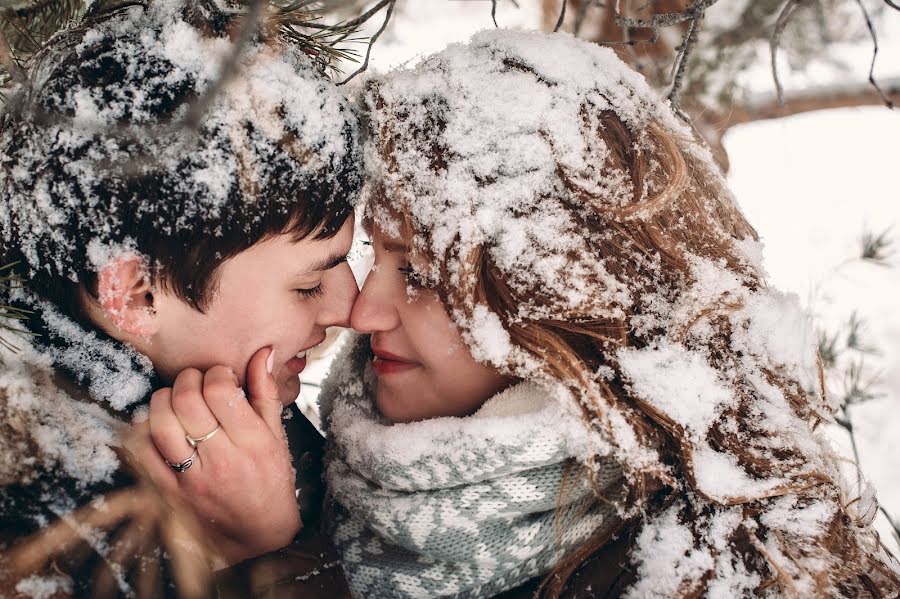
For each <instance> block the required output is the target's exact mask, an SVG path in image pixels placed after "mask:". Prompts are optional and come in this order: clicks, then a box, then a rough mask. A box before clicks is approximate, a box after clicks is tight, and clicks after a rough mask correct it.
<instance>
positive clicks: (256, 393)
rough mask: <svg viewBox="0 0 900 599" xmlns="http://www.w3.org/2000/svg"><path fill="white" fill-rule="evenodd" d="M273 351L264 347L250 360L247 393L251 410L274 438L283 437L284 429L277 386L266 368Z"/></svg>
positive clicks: (272, 356)
mask: <svg viewBox="0 0 900 599" xmlns="http://www.w3.org/2000/svg"><path fill="white" fill-rule="evenodd" d="M274 351H275V350H274V349H272V348H271V347H264V348H262V349H260V350H258V351H257V352H256V353H255V354H253V357H252V358H250V363H249V364H247V392H248V394H249V395H250V406H251V407H252V408H253V410H254V411H255V412H256V413H257V414H258V415H259V417H260V418H262V419H263V421H264V422H265V423H266V425H268V427H269V428H270V429H271V430H272V433H273V434H274V435H275V436H276V437H283V436H284V427H283V426H282V425H281V411H282V408H283V406H282V405H281V402H280V401H279V400H278V384H277V383H276V382H275V377H274V376H272V373H271V372H269V368H268V365H269V363H270V360H271V359H272V358H274V357H275V355H274Z"/></svg>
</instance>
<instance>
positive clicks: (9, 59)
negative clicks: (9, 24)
mask: <svg viewBox="0 0 900 599" xmlns="http://www.w3.org/2000/svg"><path fill="white" fill-rule="evenodd" d="M4 23H6V17H5V15H4V18H3V20H2V21H0V65H2V66H3V68H4V69H6V71H7V72H8V73H9V74H10V76H11V77H12V78H13V81H15V82H16V83H25V81H26V80H27V78H26V77H25V71H23V70H22V67H20V66H19V63H17V62H16V59H15V57H14V56H13V53H12V48H10V46H9V41H8V40H7V39H6V34H5V33H4V32H3V29H2V24H4Z"/></svg>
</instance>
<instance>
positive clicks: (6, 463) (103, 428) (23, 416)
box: [0, 344, 122, 484]
mask: <svg viewBox="0 0 900 599" xmlns="http://www.w3.org/2000/svg"><path fill="white" fill-rule="evenodd" d="M0 365H2V367H3V368H2V369H0V393H2V394H4V395H5V397H6V399H5V406H0V409H2V410H4V411H5V414H4V420H5V422H6V424H7V425H8V426H9V427H11V428H10V429H8V432H9V435H10V436H9V437H8V438H7V437H4V438H3V439H0V441H2V443H4V444H5V443H13V444H17V443H27V445H29V446H31V447H32V448H33V449H34V454H33V455H31V456H29V462H28V463H21V460H19V458H20V457H21V447H19V446H18V445H17V446H16V447H17V448H18V449H16V450H13V449H12V448H10V447H7V448H5V450H4V451H3V452H0V453H2V455H0V481H6V482H9V481H11V480H16V479H17V478H18V477H20V476H21V477H24V478H25V479H26V480H27V479H28V478H29V475H28V474H26V473H25V472H24V471H23V467H24V468H26V469H27V470H30V471H31V472H34V473H36V472H38V471H41V470H50V469H54V468H59V469H60V470H61V471H62V472H63V473H65V474H66V475H68V476H69V477H71V478H73V479H75V480H77V481H79V483H80V484H90V483H96V482H100V481H105V480H108V479H109V478H110V477H111V476H112V474H113V472H115V470H116V469H117V468H118V466H119V461H118V458H117V457H116V454H115V452H114V451H113V450H112V448H111V447H112V446H114V445H115V444H116V443H117V440H118V432H119V430H120V428H121V427H122V423H121V422H119V421H117V420H115V419H113V418H111V417H110V416H109V415H108V414H106V413H105V412H104V411H103V409H102V408H100V406H97V405H92V404H90V403H87V402H86V401H81V400H79V399H78V398H73V397H72V396H71V395H69V394H68V393H66V392H65V391H64V390H62V389H60V388H59V387H58V386H57V384H56V382H55V381H54V380H53V374H52V366H51V364H50V362H49V360H48V357H47V356H45V355H41V354H39V353H36V352H35V351H34V349H33V348H31V347H30V346H28V345H24V344H23V347H21V348H20V351H19V352H18V353H16V354H13V353H12V352H10V351H9V350H6V349H3V350H0ZM11 431H15V432H11Z"/></svg>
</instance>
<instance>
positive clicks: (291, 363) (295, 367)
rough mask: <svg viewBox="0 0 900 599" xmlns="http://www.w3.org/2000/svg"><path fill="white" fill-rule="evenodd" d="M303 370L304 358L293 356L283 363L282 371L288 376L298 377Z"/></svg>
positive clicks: (304, 366) (304, 365)
mask: <svg viewBox="0 0 900 599" xmlns="http://www.w3.org/2000/svg"><path fill="white" fill-rule="evenodd" d="M304 368H306V356H303V357H302V358H298V357H297V356H294V357H293V358H291V359H290V360H288V361H287V362H285V363H284V370H285V371H286V372H287V374H288V376H298V375H299V374H300V373H301V372H303V369H304Z"/></svg>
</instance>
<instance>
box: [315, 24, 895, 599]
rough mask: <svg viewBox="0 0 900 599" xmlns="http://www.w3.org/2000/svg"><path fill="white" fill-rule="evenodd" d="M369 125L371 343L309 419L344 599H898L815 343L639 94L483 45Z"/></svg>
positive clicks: (392, 84) (362, 323)
mask: <svg viewBox="0 0 900 599" xmlns="http://www.w3.org/2000/svg"><path fill="white" fill-rule="evenodd" d="M362 102H363V104H364V106H365V109H366V111H367V113H368V115H367V116H368V126H369V130H370V134H371V139H370V142H369V143H370V146H369V157H370V158H371V161H370V172H369V175H370V184H369V196H370V197H369V205H368V208H367V218H366V220H367V222H368V228H369V230H370V232H371V235H372V243H373V245H374V250H375V266H374V268H373V269H372V272H371V273H370V274H369V277H368V279H367V280H366V282H365V285H364V287H363V289H362V291H361V294H360V296H359V299H358V300H357V303H356V305H355V306H354V311H353V314H352V316H351V322H352V324H353V326H354V328H356V329H357V330H360V331H364V332H368V333H371V336H370V337H361V338H360V339H358V340H357V341H356V342H354V343H353V344H351V347H350V349H349V352H348V354H347V355H346V356H345V357H344V358H343V360H342V362H340V363H339V366H338V367H336V368H337V370H336V371H335V373H334V374H333V376H332V377H331V379H330V381H329V382H328V383H327V384H326V386H325V388H324V389H323V396H322V397H323V406H322V407H323V416H324V422H325V427H326V429H327V432H328V434H329V436H330V438H331V439H330V449H329V450H328V455H327V460H326V482H327V485H328V489H329V493H330V495H331V498H332V504H331V505H332V515H331V519H332V529H333V536H334V539H335V542H336V544H337V546H338V548H339V549H340V551H341V553H342V555H343V560H344V569H345V572H346V574H347V576H348V581H349V584H350V588H351V590H352V592H353V594H354V595H355V596H377V597H433V596H461V597H487V596H493V595H497V594H500V593H505V595H504V596H529V595H530V594H532V593H533V592H534V591H535V590H536V589H540V590H541V591H542V592H544V593H546V594H547V595H549V596H619V595H621V594H628V595H630V596H635V597H646V596H665V597H687V596H700V595H703V596H706V595H709V596H727V597H738V596H750V595H762V596H782V595H787V596H802V597H813V596H821V597H831V596H845V597H859V596H872V597H884V596H894V593H896V589H897V588H898V585H900V568H898V565H897V562H896V561H895V560H893V558H891V557H890V556H889V555H888V553H887V552H886V551H885V549H884V547H883V546H882V545H881V543H880V541H879V539H878V537H877V535H876V533H875V532H874V531H873V530H872V528H871V526H870V524H871V521H872V519H873V518H874V515H875V512H876V504H875V502H874V500H873V499H872V497H871V493H868V492H865V493H861V492H860V491H859V490H848V489H845V487H844V486H843V482H842V479H841V475H840V473H839V471H838V459H837V457H836V456H835V455H834V454H833V453H832V452H831V450H830V449H829V447H828V444H827V442H826V441H825V440H824V439H823V438H822V437H820V436H819V434H818V433H817V432H816V428H817V426H818V425H819V424H820V423H821V422H823V421H825V420H827V419H829V418H830V414H831V412H832V409H833V406H831V405H829V403H828V401H827V398H826V396H825V393H824V388H823V386H822V372H821V365H820V362H819V360H818V358H817V354H816V343H815V337H814V335H813V332H812V330H811V328H810V326H809V323H808V321H807V318H806V316H805V315H804V314H803V313H802V312H801V310H800V309H799V307H798V305H797V301H796V299H795V298H793V297H790V296H785V295H784V294H781V293H779V292H777V291H775V290H772V289H770V288H768V287H767V286H766V282H765V279H764V275H763V273H762V272H761V269H760V267H759V261H758V257H759V251H760V248H759V244H758V243H757V237H756V234H755V232H754V230H753V228H752V227H751V226H750V225H749V224H748V223H747V221H746V220H745V218H744V216H743V215H742V214H741V212H740V210H739V209H738V208H737V206H736V204H735V201H734V199H733V197H732V196H731V194H730V193H729V191H728V189H727V188H726V186H725V181H724V179H723V176H722V174H721V173H720V172H719V170H718V169H717V168H716V167H715V166H714V164H713V162H712V159H711V157H710V155H709V153H708V151H707V150H706V148H705V147H704V146H703V145H702V144H701V143H700V142H699V141H698V140H697V139H696V137H695V136H694V135H693V134H692V132H691V131H690V130H689V129H688V128H686V127H685V126H684V125H683V124H681V123H680V122H679V121H678V120H677V119H676V118H675V117H674V116H673V113H672V111H671V109H670V108H669V107H668V106H667V105H666V104H664V103H662V102H660V101H659V100H658V99H657V98H656V96H655V95H654V93H653V92H652V91H651V90H650V89H649V87H648V86H647V85H646V83H645V82H644V80H643V79H642V78H641V77H640V76H638V75H637V74H635V73H634V72H633V71H631V70H630V69H629V68H627V67H626V66H625V65H624V64H623V63H621V62H620V61H619V60H618V59H617V58H616V57H615V55H614V54H613V52H611V51H610V50H609V49H605V48H601V47H598V46H595V45H591V44H587V43H583V42H580V41H577V40H575V39H574V38H572V37H570V36H567V35H562V34H560V35H542V34H534V33H517V32H507V31H491V32H485V33H481V34H478V35H476V36H475V37H474V38H473V39H472V41H471V42H470V43H469V44H468V45H456V46H451V47H449V48H448V49H446V50H444V51H443V52H441V53H439V54H437V55H434V56H432V57H430V58H428V59H426V60H425V61H423V62H422V63H421V64H420V65H419V66H418V67H416V68H414V69H405V70H399V71H395V72H393V73H390V74H388V75H387V76H384V77H382V78H379V79H375V80H373V81H372V82H370V84H369V85H368V86H367V87H366V89H365V91H364V93H363V97H362Z"/></svg>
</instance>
